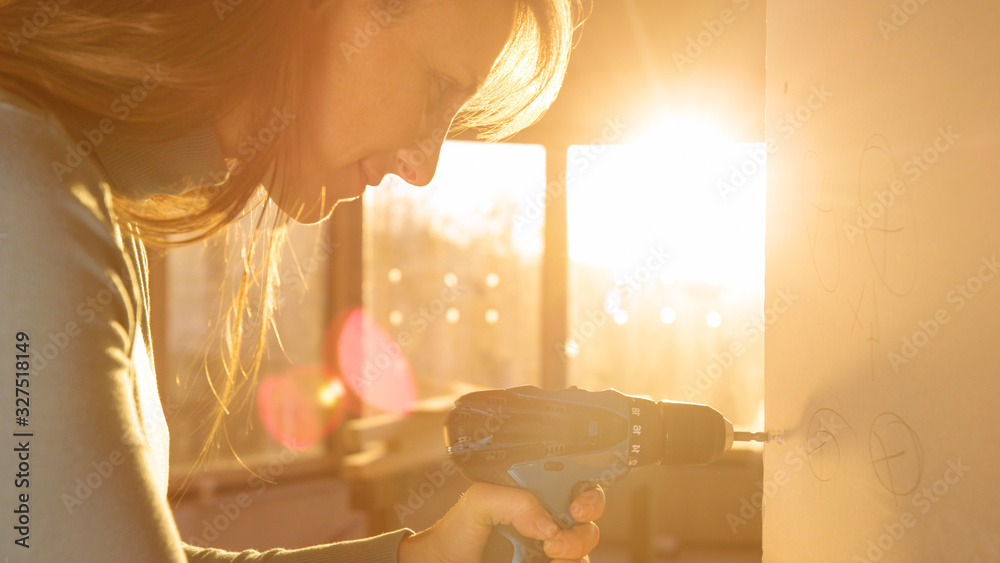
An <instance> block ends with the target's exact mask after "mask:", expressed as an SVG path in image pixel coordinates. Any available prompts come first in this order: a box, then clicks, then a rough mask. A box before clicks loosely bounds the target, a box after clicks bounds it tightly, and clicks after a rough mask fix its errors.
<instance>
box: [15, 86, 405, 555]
mask: <svg viewBox="0 0 1000 563" xmlns="http://www.w3.org/2000/svg"><path fill="white" fill-rule="evenodd" d="M95 125H97V127H98V129H97V130H98V131H99V130H100V124H95ZM105 125H106V126H107V125H113V122H110V121H109V122H108V123H105ZM0 131H2V132H3V135H2V137H0V201H2V204H0V365H2V366H4V367H3V369H2V371H0V558H2V557H6V559H3V561H5V562H6V561H11V562H13V561H102V562H105V561H115V562H118V561H123V562H124V561H129V562H160V561H163V562H177V561H185V560H187V561H211V562H221V561H247V562H251V561H273V562H289V563H291V562H319V561H359V562H361V561H364V562H394V561H396V550H397V548H398V545H399V541H400V540H401V539H402V538H403V537H405V535H406V534H408V533H409V532H408V531H407V530H400V531H398V532H394V533H391V534H386V535H383V536H379V537H376V538H371V539H367V540H359V541H356V542H348V543H339V544H329V545H321V546H316V547H312V548H306V549H297V550H280V549H276V550H270V551H266V552H256V551H247V552H243V553H229V552H223V551H218V550H212V549H200V548H195V547H191V546H187V545H184V544H183V543H182V541H181V538H180V537H179V535H178V532H177V528H176V526H175V525H174V521H173V517H172V515H171V511H170V507H169V506H168V504H167V501H166V493H167V475H168V459H167V457H168V454H167V452H168V433H167V425H166V422H165V421H164V417H163V410H162V408H161V406H160V403H159V398H158V394H157V390H156V377H155V375H154V374H155V372H154V370H153V364H152V361H151V358H152V357H153V356H152V351H151V348H149V346H150V339H149V332H148V326H149V324H148V319H147V315H148V300H147V296H148V289H147V285H146V284H147V275H146V261H145V254H144V251H143V248H142V245H141V244H140V243H138V242H137V241H135V240H133V239H132V238H131V237H129V236H128V235H127V234H126V233H124V232H123V231H122V230H121V229H120V228H119V226H118V225H117V223H116V220H115V215H114V211H113V209H112V206H111V188H110V187H109V183H110V184H113V185H115V187H116V189H119V190H122V193H125V194H127V195H128V196H130V197H138V198H142V197H147V196H148V195H150V194H151V193H153V191H158V190H166V191H169V190H171V189H174V188H175V187H176V186H178V185H180V182H179V180H181V179H182V178H184V177H185V176H189V177H195V178H207V177H209V176H206V175H213V176H214V174H217V173H218V172H219V171H221V170H224V169H225V168H224V162H223V160H222V157H221V154H220V152H219V148H218V145H217V142H216V141H215V139H214V136H212V135H211V134H208V133H209V132H206V134H205V135H203V136H200V137H199V136H194V137H193V138H192V139H186V140H184V141H183V142H181V143H177V144H175V145H167V146H164V145H162V144H160V145H155V146H154V145H142V144H139V143H134V142H130V141H129V140H128V139H125V138H123V137H122V136H121V135H116V134H115V132H114V131H111V132H109V133H104V134H103V139H101V138H99V137H98V136H97V135H94V138H95V144H96V145H97V151H96V152H97V154H96V155H92V154H83V155H81V154H80V153H81V152H83V153H89V152H91V151H88V150H87V147H86V146H82V147H77V148H74V147H73V142H72V141H71V140H70V138H69V136H68V135H67V134H66V132H65V130H64V129H63V127H62V126H61V125H60V123H59V122H58V121H57V120H56V119H55V118H54V117H53V116H52V114H51V113H48V112H46V111H43V110H41V109H39V108H37V107H34V106H33V105H31V104H30V103H28V102H26V101H24V100H23V99H21V98H19V97H17V96H14V95H12V94H10V93H7V92H4V91H2V90H0ZM95 156H96V157H97V158H99V160H100V163H101V164H102V165H103V170H104V171H106V173H107V175H108V176H110V178H108V177H105V176H103V175H102V174H103V172H98V170H99V169H100V168H99V167H98V166H95V161H94V160H93V159H94V158H95ZM304 517H307V516H304Z"/></svg>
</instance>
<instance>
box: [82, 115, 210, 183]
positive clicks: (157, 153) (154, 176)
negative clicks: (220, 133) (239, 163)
mask: <svg viewBox="0 0 1000 563" xmlns="http://www.w3.org/2000/svg"><path fill="white" fill-rule="evenodd" d="M95 135H96V133H95ZM94 153H95V156H96V157H97V159H98V160H99V161H100V163H101V165H102V166H103V167H104V170H105V172H106V173H107V175H108V177H109V178H108V179H109V180H110V182H111V185H112V186H113V187H114V189H115V190H116V191H117V192H119V193H120V194H121V195H123V196H125V197H127V198H130V199H135V200H139V201H141V200H146V199H149V198H150V197H151V196H153V195H157V194H169V195H176V194H180V193H182V192H184V191H185V190H187V189H188V188H191V187H194V186H207V185H218V184H221V183H222V182H224V181H225V180H226V178H227V176H228V174H227V170H228V168H227V166H226V160H225V158H224V156H223V154H222V148H221V147H220V146H219V141H218V138H217V137H216V135H215V129H214V127H212V125H211V124H208V125H207V126H205V127H201V128H199V129H197V130H195V131H193V132H191V133H189V134H187V135H185V136H183V137H180V138H177V139H170V140H152V139H147V138H142V137H138V136H134V135H130V134H126V133H125V132H116V131H114V130H112V131H110V132H109V133H107V134H105V135H104V139H103V142H99V143H95V149H94Z"/></svg>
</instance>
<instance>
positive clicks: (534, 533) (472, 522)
mask: <svg viewBox="0 0 1000 563" xmlns="http://www.w3.org/2000/svg"><path fill="white" fill-rule="evenodd" d="M570 511H571V514H572V515H573V518H574V519H576V521H577V522H585V523H584V524H579V525H577V526H574V527H573V528H570V529H569V530H561V529H560V528H559V526H557V525H556V523H555V521H554V520H553V519H552V516H550V515H549V513H548V512H547V511H546V510H545V509H544V508H542V505H541V503H539V502H538V499H536V498H535V496H534V495H532V494H531V493H529V492H528V491H525V490H522V489H515V488H511V487H501V486H499V485H491V484H487V483H475V484H474V485H472V486H471V487H469V490H468V491H466V492H465V494H464V495H462V498H461V499H459V501H458V503H457V504H456V505H455V506H453V507H452V509H451V510H449V511H448V514H446V515H445V516H444V518H442V519H441V520H440V521H438V523H437V524H434V525H433V526H431V527H430V528H428V529H426V530H424V531H422V532H420V533H419V534H416V535H413V536H410V537H408V538H406V539H404V540H403V541H402V543H400V545H399V561H400V563H411V562H442V563H443V562H448V563H465V562H470V563H472V562H477V561H479V560H480V558H481V557H482V555H483V548H484V547H485V546H486V540H487V539H488V538H489V536H490V532H491V531H492V529H493V526H498V525H505V524H506V525H512V526H513V527H514V528H515V529H517V531H518V532H521V534H523V535H525V536H526V537H529V538H535V539H539V540H545V554H546V555H547V556H548V557H550V558H552V559H553V560H554V561H558V562H568V561H580V560H584V561H586V560H587V559H586V557H587V554H588V553H590V550H592V549H594V546H596V545H597V540H598V537H599V536H600V533H599V532H598V530H597V525H596V524H594V523H593V522H591V520H595V519H597V518H598V517H600V515H601V514H602V513H603V512H604V491H603V490H601V489H600V488H596V489H591V490H589V491H586V492H584V493H581V494H580V496H578V497H576V499H574V501H573V505H572V507H571V509H570Z"/></svg>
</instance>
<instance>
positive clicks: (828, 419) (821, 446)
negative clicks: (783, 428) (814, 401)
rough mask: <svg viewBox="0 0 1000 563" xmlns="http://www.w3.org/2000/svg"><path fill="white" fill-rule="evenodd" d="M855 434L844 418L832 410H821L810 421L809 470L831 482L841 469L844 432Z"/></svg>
mask: <svg viewBox="0 0 1000 563" xmlns="http://www.w3.org/2000/svg"><path fill="white" fill-rule="evenodd" d="M844 429H848V430H851V432H852V433H853V432H854V431H853V430H852V429H851V426H850V425H849V424H847V421H846V420H844V417H842V416H840V414H838V413H837V412H836V411H834V410H832V409H826V408H823V409H819V410H817V411H816V412H814V413H813V415H812V418H810V419H809V433H808V434H807V435H806V454H807V455H808V459H809V470H810V471H812V474H813V476H814V477H816V478H817V479H819V480H820V481H829V480H830V479H833V477H834V476H835V475H836V474H837V471H838V470H839V469H840V457H841V456H840V441H839V440H838V437H842V436H843V430H844Z"/></svg>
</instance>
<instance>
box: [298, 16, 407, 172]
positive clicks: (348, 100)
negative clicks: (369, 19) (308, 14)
mask: <svg viewBox="0 0 1000 563" xmlns="http://www.w3.org/2000/svg"><path fill="white" fill-rule="evenodd" d="M355 31H356V30H355V29H354V28H353V27H350V26H349V25H347V24H338V23H335V22H334V23H327V24H325V25H324V32H323V36H322V38H321V40H319V41H315V42H314V43H313V47H312V49H313V52H312V53H311V56H310V57H309V61H308V62H309V67H308V68H309V76H308V78H307V85H306V100H305V104H306V107H307V108H308V110H309V111H308V112H307V113H308V115H309V116H310V117H309V119H310V122H309V128H310V129H311V133H312V134H311V135H309V136H308V138H309V139H310V140H311V141H312V142H314V143H316V144H317V149H318V152H320V153H321V154H322V157H323V159H324V161H325V163H326V165H327V166H330V167H333V168H339V167H343V166H346V165H348V164H350V163H353V162H356V161H357V160H359V159H361V158H365V157H368V156H371V155H373V154H379V153H387V152H392V151H395V150H397V149H399V148H403V147H405V146H408V145H410V144H412V143H414V142H415V141H416V140H418V139H419V135H420V131H421V127H422V124H423V116H424V108H425V106H424V101H425V93H426V85H425V84H423V83H422V82H421V74H420V68H421V67H420V66H419V62H418V61H416V60H409V59H412V55H411V54H409V52H410V51H411V50H410V49H405V48H402V46H401V45H400V44H399V42H398V41H397V40H396V38H395V37H394V36H393V33H392V28H388V29H386V30H384V31H383V32H382V33H381V34H379V35H378V36H376V37H374V38H371V39H370V42H369V43H368V44H367V45H366V46H365V47H364V48H363V49H360V48H358V47H356V44H357V40H356V38H355V35H356V33H355Z"/></svg>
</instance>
